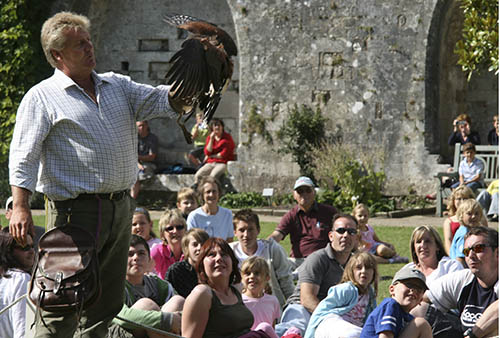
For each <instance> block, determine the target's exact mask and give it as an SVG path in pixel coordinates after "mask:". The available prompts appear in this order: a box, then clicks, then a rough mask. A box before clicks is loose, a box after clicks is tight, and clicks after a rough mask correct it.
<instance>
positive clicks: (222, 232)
mask: <svg viewBox="0 0 500 338" xmlns="http://www.w3.org/2000/svg"><path fill="white" fill-rule="evenodd" d="M218 208H219V210H218V211H217V213H216V214H215V215H208V214H207V213H205V211H203V209H202V207H199V208H198V209H195V210H193V211H192V212H190V213H189V216H188V219H187V228H188V230H190V229H192V228H200V229H203V230H205V231H206V232H207V233H208V235H209V236H210V237H220V238H223V239H226V238H233V237H234V230H233V214H232V212H231V210H229V209H226V208H223V207H218Z"/></svg>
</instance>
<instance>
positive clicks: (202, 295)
mask: <svg viewBox="0 0 500 338" xmlns="http://www.w3.org/2000/svg"><path fill="white" fill-rule="evenodd" d="M187 298H188V299H189V298H191V299H192V300H195V299H196V300H211V299H212V289H211V288H210V286H208V285H206V284H198V285H196V286H195V288H194V289H193V291H191V293H190V294H189V296H188V297H187Z"/></svg>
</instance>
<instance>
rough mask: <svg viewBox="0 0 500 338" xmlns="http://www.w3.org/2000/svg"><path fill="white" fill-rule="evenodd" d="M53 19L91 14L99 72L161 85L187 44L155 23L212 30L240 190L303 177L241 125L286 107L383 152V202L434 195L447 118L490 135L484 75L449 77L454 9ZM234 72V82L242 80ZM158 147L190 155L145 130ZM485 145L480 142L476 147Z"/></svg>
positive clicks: (271, 118) (453, 5) (442, 5)
mask: <svg viewBox="0 0 500 338" xmlns="http://www.w3.org/2000/svg"><path fill="white" fill-rule="evenodd" d="M53 9H54V11H56V10H61V9H70V10H75V11H79V12H82V13H84V14H87V15H88V16H89V17H90V18H91V20H92V23H93V38H94V42H95V48H96V53H97V57H98V68H99V69H98V70H99V71H107V70H114V71H119V72H122V73H126V74H129V75H130V76H131V77H132V78H133V79H135V80H137V81H142V82H148V83H151V84H158V83H161V82H162V80H163V75H164V74H165V73H166V71H167V69H168V64H167V63H166V62H167V61H168V59H169V58H170V56H171V55H172V54H173V53H174V52H175V51H176V50H177V49H178V48H179V46H180V43H181V42H182V39H183V36H180V35H179V33H178V32H177V31H176V30H175V29H173V28H171V27H167V26H166V25H165V24H164V23H162V21H161V17H162V15H163V14H164V13H167V12H170V13H172V12H173V13H183V14H190V15H193V16H197V17H200V18H203V19H206V20H208V21H211V22H214V23H216V24H218V25H220V26H221V27H223V28H224V29H225V30H227V31H228V32H229V33H230V34H231V35H232V36H233V37H234V38H235V39H236V40H237V44H238V47H239V56H238V58H237V59H236V63H235V64H236V68H235V69H236V71H235V75H234V76H233V79H234V85H233V86H232V87H231V88H230V90H229V91H228V92H227V93H226V95H225V97H224V99H223V103H222V105H221V108H220V111H219V112H218V115H219V116H220V117H222V118H223V119H224V120H225V121H226V124H227V126H228V129H229V130H230V131H231V133H232V135H233V137H234V138H235V140H236V141H237V142H238V143H239V144H240V145H239V147H238V162H235V163H234V164H233V165H232V166H231V173H232V174H233V175H234V179H235V185H236V186H237V187H238V188H239V189H241V190H254V191H261V189H262V188H264V187H275V188H278V189H281V190H287V189H289V188H290V185H291V182H292V181H293V179H294V178H295V177H296V176H297V175H298V174H299V172H298V167H297V166H296V165H295V164H292V161H291V159H290V158H289V157H283V156H282V155H278V154H277V153H276V152H275V151H273V149H276V144H277V142H278V140H277V139H276V137H274V143H273V145H269V144H268V143H267V142H266V141H265V140H264V139H263V138H262V137H261V136H260V135H254V136H253V137H252V138H251V139H252V142H251V144H250V146H244V145H243V143H246V142H247V141H248V140H249V135H248V134H246V133H245V132H244V131H245V130H248V128H246V127H247V126H246V125H245V122H246V117H247V116H248V114H249V112H250V111H251V110H252V109H254V110H256V111H257V112H258V113H259V114H261V116H262V117H263V119H265V121H266V123H265V127H266V130H267V131H268V132H270V133H271V135H274V133H275V132H276V131H277V130H278V129H279V128H280V126H281V125H282V123H283V121H284V119H286V118H287V114H288V111H289V109H290V108H291V107H293V105H294V104H299V105H300V104H306V105H309V106H319V107H320V108H321V110H322V112H323V114H325V115H326V116H328V118H329V119H330V121H329V124H328V128H327V130H328V131H329V133H331V134H334V135H337V136H341V137H342V139H343V141H344V142H349V143H354V144H357V145H359V146H360V147H361V146H362V147H368V148H369V149H371V148H382V149H383V150H384V153H385V163H384V169H385V171H386V175H387V177H388V182H387V186H386V192H387V193H393V194H404V193H407V192H408V190H409V189H410V188H415V189H417V191H419V192H421V193H424V192H425V193H428V192H429V191H430V190H431V189H432V185H433V180H432V176H433V174H434V173H435V172H436V171H438V170H442V169H443V167H442V166H440V165H438V164H437V160H438V157H440V156H441V157H446V156H449V155H450V148H449V147H448V146H447V145H446V139H447V137H448V134H449V132H450V130H451V122H452V121H453V117H454V116H456V115H458V114H459V113H461V112H464V111H467V112H469V113H470V115H471V116H472V118H473V121H474V125H473V129H476V130H478V131H479V132H480V133H481V136H482V137H483V139H484V141H483V142H486V133H487V131H488V130H489V129H490V128H491V122H490V120H491V116H492V115H493V114H495V113H496V112H497V111H498V108H497V107H498V84H497V78H496V77H495V76H494V75H492V74H483V75H481V76H476V77H475V78H473V80H472V81H471V82H470V83H467V82H466V81H465V79H464V76H463V74H462V73H461V71H460V68H459V67H457V66H456V56H455V55H454V54H453V46H454V44H455V42H456V41H457V39H458V38H459V36H460V30H461V25H462V17H461V15H460V9H459V6H458V2H457V1H452V0H389V1H387V0H316V1H308V0H303V1H294V0H281V1H276V0H259V1H255V0H227V1H224V0H205V1H202V0H197V1H193V0H183V1H180V0H169V1H166V0H163V1H159V0H146V1H140V2H139V1H132V0H108V1H98V0H94V1H90V2H86V3H83V4H82V2H79V1H75V0H72V1H71V0H60V1H57V2H56V4H55V5H54V8H53ZM238 70H239V71H238ZM152 129H153V132H155V133H156V134H158V135H159V136H160V139H161V147H162V148H161V149H162V150H161V154H160V155H161V156H160V157H161V160H162V161H164V162H177V161H183V156H182V155H183V153H184V152H185V151H187V150H188V149H189V147H188V146H187V145H185V144H184V141H183V138H182V135H181V133H180V131H179V130H178V128H177V127H176V125H175V122H174V121H170V120H169V121H160V120H156V121H153V122H152ZM483 135H484V136H483Z"/></svg>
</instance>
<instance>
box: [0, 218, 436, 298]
mask: <svg viewBox="0 0 500 338" xmlns="http://www.w3.org/2000/svg"><path fill="white" fill-rule="evenodd" d="M33 221H34V222H35V224H36V225H40V226H44V225H45V216H34V217H33ZM1 224H2V227H3V226H6V225H7V220H6V219H5V218H4V217H1ZM275 227H276V223H273V222H262V223H261V231H260V235H259V238H267V236H269V235H270V234H271V232H272V231H273V230H274V228H275ZM374 228H375V231H376V233H377V235H378V237H379V238H380V239H381V240H383V241H386V242H389V243H392V244H393V245H394V247H395V248H396V251H397V252H398V254H399V255H400V256H406V257H408V258H410V245H409V243H410V237H411V233H412V231H413V228H411V227H386V226H378V227H374ZM154 229H156V234H159V231H158V220H155V221H154ZM437 230H438V232H439V233H440V234H441V238H442V236H443V233H442V228H438V229H437ZM281 245H283V247H284V248H285V251H286V252H290V237H289V236H287V237H286V238H285V239H284V240H283V241H281ZM403 265H404V264H380V265H379V269H378V270H379V276H380V281H379V286H378V297H377V303H380V301H382V299H384V298H386V297H389V285H390V284H391V280H392V277H393V276H394V274H395V273H396V272H397V271H398V270H399V269H401V267H403Z"/></svg>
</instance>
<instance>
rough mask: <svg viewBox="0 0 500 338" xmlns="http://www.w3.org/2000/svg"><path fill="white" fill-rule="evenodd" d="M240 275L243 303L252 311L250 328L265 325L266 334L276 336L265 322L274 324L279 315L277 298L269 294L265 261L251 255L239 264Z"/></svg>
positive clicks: (255, 328)
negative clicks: (252, 320)
mask: <svg viewBox="0 0 500 338" xmlns="http://www.w3.org/2000/svg"><path fill="white" fill-rule="evenodd" d="M241 277H242V282H243V292H242V298H243V303H245V305H246V306H247V307H248V309H249V310H250V311H251V312H252V314H253V317H254V322H253V326H252V330H263V327H267V328H268V329H267V330H265V332H266V334H267V335H268V336H269V337H271V338H277V337H278V336H277V335H276V333H275V332H274V330H272V329H271V327H269V326H267V325H266V326H264V325H262V324H263V323H267V324H269V325H272V327H273V328H274V325H275V324H276V322H277V321H278V319H279V318H280V317H281V307H280V303H279V301H278V298H276V297H275V296H273V295H272V294H271V292H272V291H271V287H270V285H269V279H270V278H271V277H270V272H269V266H268V265H267V262H266V260H265V259H263V258H262V257H258V256H252V257H250V258H248V259H246V260H245V261H244V262H243V264H242V265H241ZM266 292H267V293H266Z"/></svg>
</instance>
